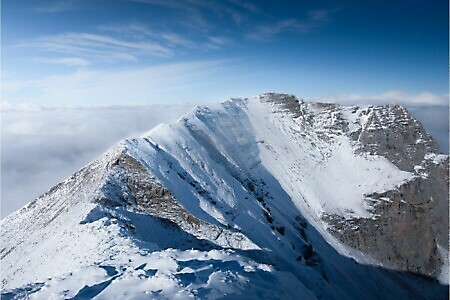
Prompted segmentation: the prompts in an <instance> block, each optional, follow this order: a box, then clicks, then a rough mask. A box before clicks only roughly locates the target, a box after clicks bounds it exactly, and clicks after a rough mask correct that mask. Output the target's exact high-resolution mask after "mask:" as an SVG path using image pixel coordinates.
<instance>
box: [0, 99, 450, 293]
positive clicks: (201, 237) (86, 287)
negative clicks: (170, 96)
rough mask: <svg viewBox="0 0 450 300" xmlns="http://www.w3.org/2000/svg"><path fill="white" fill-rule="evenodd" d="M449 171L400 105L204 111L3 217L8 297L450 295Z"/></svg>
mask: <svg viewBox="0 0 450 300" xmlns="http://www.w3.org/2000/svg"><path fill="white" fill-rule="evenodd" d="M448 163H449V160H448V156H447V155H443V154H441V153H440V151H439V149H438V147H437V145H436V143H435V141H434V140H433V138H432V137H431V136H430V135H429V134H428V133H427V132H426V131H425V130H424V128H423V127H422V125H421V124H420V123H419V122H418V121H417V120H415V119H414V118H413V117H412V116H411V115H410V114H409V113H408V112H407V110H406V109H404V108H403V107H401V106H398V105H385V106H367V107H356V106H353V107H343V106H339V105H336V104H327V103H310V102H305V101H303V100H301V99H299V98H297V97H295V96H292V95H286V94H274V93H266V94H262V95H260V96H258V97H254V98H251V99H231V100H229V101H226V102H224V103H221V104H218V105H216V106H210V107H198V108H196V109H195V110H193V111H192V112H191V113H189V114H188V115H186V116H185V117H183V118H181V119H180V120H179V121H178V122H177V123H175V124H171V125H166V124H162V125H160V126H157V127H156V128H154V129H153V130H151V131H150V132H148V133H147V134H145V135H144V136H143V137H141V138H136V139H129V140H125V141H122V142H120V143H119V144H118V145H116V146H114V147H113V148H111V149H110V150H109V151H107V152H106V153H105V154H104V155H102V156H101V157H100V158H99V159H97V160H96V161H94V162H92V163H91V164H89V165H88V166H86V167H84V168H83V169H81V170H80V171H78V172H77V173H75V174H74V175H73V176H71V177H70V178H68V179H67V180H66V181H64V182H62V183H60V184H58V185H56V186H55V187H53V188H51V189H50V190H49V191H48V192H47V193H45V194H44V195H42V196H41V197H39V198H38V199H36V200H34V201H33V202H31V203H29V204H28V205H27V206H25V207H24V208H22V209H21V210H19V211H17V212H16V213H14V214H12V215H10V216H9V217H7V218H6V219H4V220H3V221H2V223H1V263H2V265H1V267H2V297H3V296H4V297H10V298H14V297H16V298H19V299H20V298H27V297H29V296H32V297H35V298H38V299H49V298H52V297H53V298H61V299H63V298H64V299H67V298H74V299H85V298H93V297H96V299H117V298H132V299H140V298H165V299H176V298H182V299H184V298H202V299H203V298H206V299H217V298H226V299H235V298H246V299H299V298H302V299H316V298H322V299H323V298H324V299H380V298H383V299H416V298H419V299H420V298H424V299H425V298H426V299H448V286H445V284H448V255H449V254H448V199H447V198H448ZM437 280H439V281H440V283H439V282H438V281H437ZM443 284H444V285H443ZM16 298H15V299H16Z"/></svg>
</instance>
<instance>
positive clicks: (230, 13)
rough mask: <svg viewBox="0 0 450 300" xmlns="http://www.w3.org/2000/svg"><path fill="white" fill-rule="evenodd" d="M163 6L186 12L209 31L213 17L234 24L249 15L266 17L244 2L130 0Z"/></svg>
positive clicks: (198, 25) (249, 3)
mask: <svg viewBox="0 0 450 300" xmlns="http://www.w3.org/2000/svg"><path fill="white" fill-rule="evenodd" d="M129 1H132V2H139V3H145V4H149V5H155V6H161V7H165V8H168V9H173V10H181V11H184V12H185V17H186V18H189V19H190V20H192V21H194V24H196V26H197V27H198V28H201V29H203V30H208V29H210V28H211V27H212V24H211V23H210V22H209V21H208V18H209V17H210V16H211V15H214V17H220V18H224V19H230V20H231V21H233V23H234V24H237V25H239V24H241V23H242V22H243V21H244V20H246V19H247V18H248V16H247V14H248V13H250V14H255V15H265V13H264V12H263V11H262V10H261V9H260V8H259V7H258V6H256V5H255V4H254V3H251V2H248V1H244V0H225V1H209V0H129Z"/></svg>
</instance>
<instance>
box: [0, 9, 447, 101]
mask: <svg viewBox="0 0 450 300" xmlns="http://www.w3.org/2000/svg"><path fill="white" fill-rule="evenodd" d="M1 21H2V56H3V57H2V58H3V59H2V83H3V88H2V92H3V94H2V100H3V101H7V102H9V103H31V104H39V105H78V104H83V105H86V104H102V105H108V104H125V103H152V102H153V103H154V102H158V103H161V102H168V101H199V102H205V101H217V100H223V99H225V98H228V97H231V96H252V95H255V94H259V93H261V92H264V91H280V92H288V93H294V94H297V95H299V96H303V97H306V98H320V97H322V96H325V95H339V96H336V99H337V100H340V99H342V98H343V97H345V96H346V95H347V94H352V95H353V96H354V98H355V99H356V98H358V97H361V98H369V99H375V98H376V97H379V98H383V97H385V98H386V97H388V98H389V97H390V96H389V95H390V94H389V91H397V92H396V93H397V94H396V95H400V96H398V97H397V98H395V97H394V98H393V101H398V102H403V103H408V102H411V103H415V104H425V105H427V104H432V105H436V104H439V105H446V102H447V100H446V99H447V96H446V95H447V94H448V1H447V0H434V1H402V0H400V1H399V0H396V1H392V0H391V1H384V0H373V1H360V0H355V1H352V0H344V1H326V0H322V1H319V0H315V1H313V0H309V1H299V0H297V1H290V0H284V1H268V0H263V1H245V0H222V1H207V0H130V1H126V0H122V1H119V0H65V1H61V0H41V1H35V0H3V1H2V19H1ZM343 94H345V95H343ZM355 94H356V95H355ZM386 95H388V96H386ZM424 95H425V96H424Z"/></svg>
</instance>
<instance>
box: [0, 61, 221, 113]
mask: <svg viewBox="0 0 450 300" xmlns="http://www.w3.org/2000/svg"><path fill="white" fill-rule="evenodd" d="M224 65H229V61H196V62H186V63H176V64H168V65H163V66H156V67H147V68H141V69H126V70H123V69H122V70H115V71H109V72H108V71H97V70H88V69H85V70H78V71H75V72H72V73H69V74H64V75H54V76H49V77H45V78H42V79H35V80H25V81H5V82H3V83H2V93H3V95H2V97H3V99H4V100H5V101H9V102H11V103H21V102H31V101H30V99H29V98H28V95H29V94H27V93H26V92H28V91H30V90H32V91H33V99H32V101H33V103H53V104H54V105H56V104H70V103H79V104H89V103H97V104H106V103H108V104H122V103H148V101H152V102H154V101H159V99H161V98H162V96H164V99H163V100H162V101H164V100H167V95H168V94H169V92H170V94H171V95H173V97H174V98H173V99H172V100H175V99H177V100H180V99H181V100H184V99H183V97H184V94H183V91H189V90H190V89H192V88H193V87H198V90H199V91H198V92H199V93H200V92H201V90H200V89H201V87H202V86H206V85H208V81H207V80H205V79H206V78H211V76H213V75H214V74H216V73H217V72H220V71H223V70H221V68H220V67H222V66H224Z"/></svg>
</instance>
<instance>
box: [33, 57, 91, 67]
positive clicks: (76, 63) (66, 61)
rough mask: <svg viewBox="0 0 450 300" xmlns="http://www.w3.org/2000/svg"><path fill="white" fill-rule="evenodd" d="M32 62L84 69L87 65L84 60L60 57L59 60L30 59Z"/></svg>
mask: <svg viewBox="0 0 450 300" xmlns="http://www.w3.org/2000/svg"><path fill="white" fill-rule="evenodd" d="M32 61H33V62H37V63H44V64H56V65H64V66H67V67H84V66H87V65H89V62H88V61H87V60H86V59H83V58H80V57H60V58H45V57H36V58H34V59H32Z"/></svg>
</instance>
